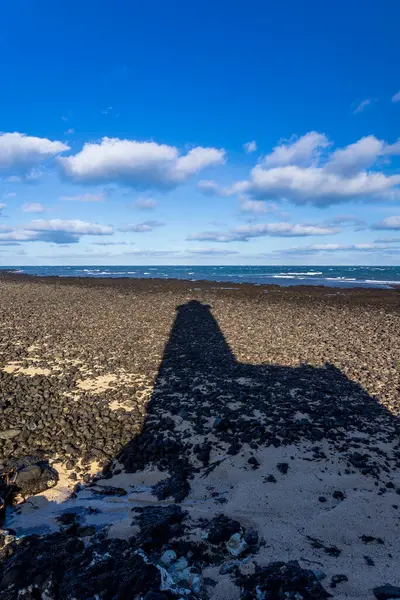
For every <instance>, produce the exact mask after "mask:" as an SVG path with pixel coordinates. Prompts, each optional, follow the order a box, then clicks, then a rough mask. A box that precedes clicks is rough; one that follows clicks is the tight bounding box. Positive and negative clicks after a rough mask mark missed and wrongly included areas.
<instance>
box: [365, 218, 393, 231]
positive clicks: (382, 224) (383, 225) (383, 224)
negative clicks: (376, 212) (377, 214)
mask: <svg viewBox="0 0 400 600" xmlns="http://www.w3.org/2000/svg"><path fill="white" fill-rule="evenodd" d="M372 229H392V230H400V216H393V217H386V218H385V219H383V220H382V221H379V223H374V224H373V225H372Z"/></svg>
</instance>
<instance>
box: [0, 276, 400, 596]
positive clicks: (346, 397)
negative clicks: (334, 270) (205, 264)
mask: <svg viewBox="0 0 400 600" xmlns="http://www.w3.org/2000/svg"><path fill="white" fill-rule="evenodd" d="M177 307H180V308H178V309H177ZM399 308H400V292H399V291H397V290H391V291H381V290H373V289H368V290H367V289H361V288H360V289H352V290H342V289H338V288H326V287H323V288H322V287H320V288H317V287H292V288H280V287H278V286H252V285H246V284H242V285H236V284H233V285H230V286H228V285H225V284H216V283H214V282H212V283H211V282H187V281H172V280H170V281H160V280H132V279H129V280H110V279H106V280H89V279H59V278H30V277H25V276H18V275H9V274H2V275H1V276H0V311H1V319H0V327H1V337H0V366H1V369H2V373H1V375H0V416H1V426H0V463H1V465H0V466H1V469H2V471H3V473H4V474H5V476H4V485H3V487H4V490H3V495H5V494H6V493H8V491H9V487H7V485H6V484H7V483H9V478H10V477H12V476H13V477H14V478H15V476H16V485H18V483H19V485H20V492H21V494H22V496H29V495H30V493H32V489H30V488H29V486H28V485H27V484H26V483H25V488H24V485H23V482H24V476H23V475H22V476H21V475H19V477H20V479H18V473H19V472H20V471H21V470H22V469H23V468H24V467H25V474H26V466H27V465H31V467H30V468H31V472H34V469H33V471H32V465H34V464H35V465H37V464H39V463H38V461H39V460H40V461H41V462H40V465H41V469H42V479H43V477H44V478H46V477H47V478H49V473H50V471H48V472H47V471H45V470H44V466H43V465H44V464H45V463H44V461H48V463H49V465H50V466H52V467H53V468H54V469H55V470H56V471H57V472H58V475H59V477H60V481H59V483H58V485H57V486H56V487H54V488H51V489H49V490H48V491H45V492H43V493H41V494H39V495H34V496H32V497H31V498H30V500H29V502H25V503H23V504H19V505H18V507H17V509H16V510H15V509H12V508H8V509H7V514H6V521H5V524H4V527H5V528H7V527H9V528H12V529H14V530H15V532H16V535H17V539H14V537H12V536H11V537H8V538H7V539H6V540H5V547H4V549H3V550H0V552H2V553H3V562H2V563H1V566H0V598H3V597H4V598H10V599H11V598H19V597H24V598H32V599H33V598H36V597H40V596H35V595H31V596H29V595H23V596H19V595H18V594H19V593H20V592H21V590H25V591H24V592H23V593H24V594H27V593H28V592H26V590H27V589H31V588H30V587H29V586H32V585H36V586H37V589H38V590H41V592H43V590H44V589H45V590H46V594H47V596H46V598H48V599H53V598H54V599H56V598H57V599H58V598H71V599H72V598H73V597H76V598H88V599H89V598H93V597H96V594H97V596H98V597H99V598H102V599H103V598H104V599H106V598H113V597H117V598H132V597H134V598H136V597H137V598H142V597H143V598H144V597H145V596H146V594H148V592H149V591H151V590H153V591H154V592H155V591H158V590H159V589H160V587H161V588H164V592H162V594H163V595H161V596H160V597H159V600H162V598H164V599H165V598H180V597H186V598H208V597H210V598H239V597H240V598H256V597H257V598H268V597H270V598H275V596H273V595H272V596H268V594H269V593H272V591H271V590H275V589H278V591H279V589H280V590H281V592H282V594H284V593H289V592H290V593H292V592H293V594H295V593H297V594H299V595H298V596H295V595H293V596H290V595H289V596H286V597H288V598H290V597H293V598H295V597H296V598H298V600H300V598H301V597H303V598H325V597H327V596H326V595H325V592H324V589H325V590H326V591H328V592H329V593H330V594H332V595H334V597H335V598H348V599H350V598H351V599H355V598H367V599H368V598H370V599H372V598H375V597H379V595H377V594H378V593H379V592H375V594H374V592H373V591H372V590H373V589H374V588H376V587H377V586H382V585H383V584H385V583H387V582H389V583H391V584H393V585H400V577H399V572H398V564H399V561H400V553H399V548H398V543H397V542H396V541H397V539H398V535H399V525H400V519H399V516H400V510H399V509H398V506H399V505H400V496H399V494H400V479H399V466H400V446H399V433H400V422H399V417H400V355H399V340H400V311H399ZM27 457H32V458H27ZM17 459H21V461H22V462H21V461H20V462H18V460H17ZM285 465H286V466H285ZM101 470H102V473H103V474H102V476H101V478H99V476H96V477H95V479H94V480H93V478H91V475H93V473H94V472H96V471H97V472H101ZM28 471H29V469H28ZM6 474H7V477H8V479H7V478H6ZM10 474H11V475H10ZM26 477H27V476H26V475H25V478H26ZM82 481H84V482H86V483H85V484H84V486H83V488H82V489H80V491H78V490H77V493H76V494H74V495H73V497H72V498H71V497H70V493H71V491H72V488H73V486H74V485H75V484H76V483H77V482H82ZM31 483H32V482H31ZM94 483H96V485H97V486H99V485H101V486H104V485H107V486H113V487H112V488H110V489H109V490H108V492H109V494H108V495H107V494H105V493H104V488H99V487H96V486H95V485H94ZM51 485H53V482H52V481H51V477H50V479H49V487H51ZM42 487H43V486H42ZM117 488H118V489H120V492H121V490H122V492H124V493H125V495H124V496H121V495H118V493H117V492H115V489H117ZM7 490H8V491H7ZM24 490H25V493H24ZM113 490H114V491H113ZM33 491H36V490H33ZM99 492H100V493H99ZM111 492H113V495H112V496H111V495H110V494H111ZM122 492H121V493H122ZM21 494H20V497H21ZM8 498H10V496H8ZM89 505H90V507H91V508H92V509H93V512H90V511H89V509H88V506H89ZM146 506H147V507H148V506H150V507H152V509H151V510H153V511H154V510H155V511H156V512H155V514H153V513H151V515H150V516H149V514H147V513H146V510H148V509H146ZM32 507H33V508H32ZM132 508H133V509H134V510H133V512H132ZM167 509H168V510H172V511H177V512H175V513H171V514H168V515H167V516H166V515H165V514H164V513H162V511H163V510H164V511H165V510H167ZM96 511H97V512H96ZM138 511H139V512H138ZM143 511H144V512H143ZM157 511H159V512H158V513H157ZM160 511H161V513H162V514H161V513H160ZM179 511H186V513H187V514H185V515H183V514H180V513H179ZM63 512H64V513H65V512H67V513H69V514H70V513H75V514H76V515H77V516H76V517H70V518H73V519H76V522H75V521H74V523H73V527H72V528H71V524H69V525H68V524H67V526H66V524H65V523H64V522H61V521H60V514H62V513H63ZM18 513H19V514H18ZM178 513H179V514H178ZM219 513H222V514H223V515H225V516H226V517H227V520H226V522H224V523H223V524H222V525H221V523H219V522H218V523H217V522H216V521H212V519H213V518H214V519H215V518H216V515H218V514H219ZM150 517H151V518H150ZM146 519H147V520H146ZM148 519H150V521H151V519H153V521H154V519H155V522H156V525H157V523H158V529H157V526H154V527H155V533H154V532H152V531H150V533H149V527H150V530H151V527H153V525H154V523H153V521H151V523H153V524H152V525H151V526H150V525H149V521H148ZM160 519H161V520H163V526H162V527H161V526H160ZM229 519H230V520H231V521H229ZM234 523H236V525H234ZM104 526H107V527H108V528H109V529H107V530H102V527H104ZM60 527H61V529H62V532H63V533H57V534H52V535H53V537H51V536H50V537H48V538H46V536H45V535H44V534H45V533H48V534H51V532H54V531H59V530H60ZM160 527H161V529H160ZM218 527H219V529H218ZM213 528H214V529H213ZM216 529H218V532H219V533H218V535H217V534H216V533H215V530H216ZM66 530H68V531H66ZM220 530H222V534H221V531H220ZM105 531H107V532H108V533H107V535H106V538H105ZM161 532H162V533H161ZM30 533H37V534H41V535H42V537H40V538H30V537H26V538H18V536H21V535H26V534H30ZM219 534H221V535H219ZM232 534H235V535H236V536H237V537H236V538H235V537H234V538H233V539H230V536H231V535H232ZM218 536H219V537H218ZM221 536H222V537H221ZM363 536H364V537H363ZM3 537H4V536H3ZM114 537H116V538H119V539H118V541H115V540H114V541H113V539H112V538H114ZM103 538H105V539H103ZM120 538H121V539H120ZM370 538H372V539H370ZM4 539H5V538H4ZM82 539H84V540H85V542H86V544H87V543H89V549H86V550H84V546H83V542H82ZM32 540H33V541H32ZM88 540H89V542H88ZM128 540H129V541H128ZM366 540H368V541H366ZM377 540H378V541H377ZM226 542H229V543H228V546H227V545H226ZM381 542H382V543H381ZM34 544H37V550H36V551H35V552H36V554H35V552H34V551H33V550H32V547H33V546H32V545H34ZM43 544H47V546H46V548H47V550H46V551H44V550H43V547H44V546H43ZM66 544H70V545H71V544H72V546H73V545H74V544H75V546H74V548H72V546H71V548H69V547H66ZM80 544H82V546H81V545H80ZM113 544H114V545H113ZM229 544H230V545H229ZM235 544H236V545H237V548H236V550H235V548H232V545H233V546H235ZM0 545H1V544H0ZM10 548H11V550H10ZM7 549H8V550H7ZM169 549H171V550H173V551H174V552H175V553H176V556H177V557H178V558H179V559H181V561H184V562H183V563H182V562H181V564H180V567H182V568H178V566H179V565H178V566H177V563H173V565H172V566H171V567H168V572H167V571H166V570H165V569H164V571H163V568H164V567H163V566H162V561H161V563H160V560H161V557H162V555H163V553H164V552H165V551H166V550H169ZM335 549H336V550H335ZM85 552H86V554H87V553H88V552H89V553H90V552H91V554H90V556H89V557H88V556H86V555H85V556H84V553H85ZM124 552H125V555H124V556H127V561H125V562H124V560H122V559H121V556H122V555H123V553H124ZM235 552H236V554H235ZM46 553H47V554H46ZM143 553H144V554H143ZM51 555H53V556H57V557H58V558H57V561H56V562H57V564H58V565H59V564H60V561H61V562H62V563H65V565H66V566H65V569H67V570H68V576H67V571H66V570H65V569H64V570H63V569H61V570H60V568H59V567H57V568H56V566H55V565H53V564H52V562H51V560H50V558H49V557H50V556H51ZM71 555H75V556H77V557H79V560H78V559H76V561H75V563H76V564H74V565H72V564H70V560H71V559H70V558H69V557H70V556H71ZM105 555H107V556H108V557H111V558H110V559H109V560H110V561H111V562H109V563H104V562H102V561H101V560H100V559H98V558H97V559H96V560H95V557H99V556H105ZM40 556H41V557H43V556H44V557H47V558H46V560H45V561H44V562H43V561H42V562H40V559H39V557H40ZM89 558H90V560H89ZM128 559H129V560H128ZM99 560H100V563H99ZM107 560H108V559H107ZM235 560H236V561H237V563H236V564H233V565H232V561H235ZM112 561H114V562H112ZM146 561H148V562H146ZM253 561H256V562H257V563H258V564H259V565H261V566H262V567H266V566H267V565H270V563H271V562H273V561H282V563H283V564H282V565H280V566H278V567H276V569H278V570H280V571H279V573H281V575H280V576H281V578H282V580H284V583H283V584H282V586H283V587H282V586H281V588H279V586H278V583H276V581H277V576H276V573H275V571H274V568H270V571H271V569H272V571H271V572H269V574H268V573H267V572H264V574H263V575H262V576H258V579H257V577H256V576H255V575H254V564H253ZM288 561H298V562H299V566H296V565H292V564H289V566H288ZM33 563H35V564H36V567H35V568H36V571H35V569H34V568H33V566H32V565H33ZM133 563H135V564H136V567H135V568H133V567H132V568H129V565H130V564H133ZM99 564H100V565H101V566H100V567H99ZM28 565H30V567H29V568H28ZM82 565H87V567H85V568H83V567H82ZM93 565H95V567H94V566H93ZM145 565H147V567H146V569H147V571H146V573H147V574H146V576H144V577H143V581H141V583H140V585H139V583H138V581H139V579H140V577H139V575H138V573H139V572H142V571H143V570H146V569H145V568H144V566H145ZM174 565H175V566H174ZM164 566H165V565H164ZM13 569H14V571H13ZM18 569H19V570H18ZM85 569H86V570H85ZM282 569H283V571H284V573H285V576H283V575H282V572H283V571H282ZM285 569H286V570H285ZM296 569H299V570H300V571H299V572H301V573H300V575H299V572H297V571H296ZM301 569H303V571H302V570H301ZM311 570H312V571H311ZM228 571H229V572H228ZM38 572H40V574H41V578H40V577H39V575H38ZM321 572H322V574H325V575H326V577H325V578H324V579H321V581H320V582H319V581H316V580H315V576H316V575H317V576H318V578H320V577H322V575H321ZM10 573H11V575H10ZM13 573H14V575H13ZM177 573H178V575H177ZM271 573H272V574H271ZM274 573H275V574H274ZM336 575H345V576H346V578H347V581H346V580H344V579H343V578H342V580H340V581H339V579H340V578H339V579H333V580H332V577H335V576H336ZM300 576H301V577H303V579H304V581H303V583H302V584H300V583H299V581H298V578H299V577H300ZM38 577H39V579H37V578H38ZM163 577H164V579H165V577H167V579H168V578H169V579H168V581H167V583H166V582H165V581H164V582H163V579H162V578H163ZM246 577H247V578H248V579H246ZM296 577H297V579H296ZM301 577H300V578H301ZM1 578H2V579H1ZM35 578H36V579H35ZM268 578H269V579H268ZM274 578H275V579H274ZM313 578H314V579H313ZM278 579H279V577H278ZM294 580H296V581H297V583H296V584H293V581H294ZM35 581H39V583H35ZM211 581H212V582H213V583H211ZM268 581H269V582H270V583H268ZM336 581H337V582H338V583H335V582H336ZM135 582H136V583H135ZM271 582H272V583H271ZM274 582H275V583H274ZM285 582H286V583H285ZM291 582H292V583H291ZM292 584H293V585H294V587H293V585H292ZM279 585H280V584H279ZM285 585H286V587H284V586H285ZM296 585H297V586H298V587H296ZM135 586H136V587H135ZM174 586H175V587H174ZM257 586H258V590H259V591H256V588H257ZM268 586H269V587H268ZM274 586H275V587H274ZM277 586H278V587H277ZM307 586H308V587H307ZM313 586H314V587H313ZM321 586H323V587H321ZM178 587H179V588H180V589H179V590H178V589H177V588H178ZM168 589H169V591H168ZM18 590H19V591H18ZM132 590H134V595H133V596H132V593H133V592H132ZM171 590H172V591H171ZM240 590H242V591H240ZM307 590H308V591H307ZM310 590H312V591H310ZM29 593H30V594H32V593H33V592H32V590H31V591H30V592H29ZM274 593H275V592H274ZM2 594H3V595H2ZM113 594H114V596H113ZM115 594H116V595H115ZM246 594H247V595H246ZM249 594H250V595H249ZM257 594H258V595H257ZM307 594H308V595H307ZM310 594H314V595H310ZM151 597H152V596H151V595H148V598H151ZM278 597H282V598H284V597H285V596H284V595H282V596H276V598H278ZM154 598H156V596H154Z"/></svg>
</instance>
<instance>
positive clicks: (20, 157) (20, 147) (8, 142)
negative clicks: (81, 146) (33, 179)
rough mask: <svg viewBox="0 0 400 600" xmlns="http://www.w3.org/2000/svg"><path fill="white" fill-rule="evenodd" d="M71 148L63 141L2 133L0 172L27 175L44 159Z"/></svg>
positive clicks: (15, 133)
mask: <svg viewBox="0 0 400 600" xmlns="http://www.w3.org/2000/svg"><path fill="white" fill-rule="evenodd" d="M66 150H69V146H67V144H64V143H63V142H58V141H55V142H52V141H51V140H48V139H47V138H39V137H33V136H29V135H25V134H23V133H17V132H14V133H1V134H0V172H2V173H4V174H9V175H10V176H11V177H13V176H14V177H21V176H26V175H28V174H30V173H31V172H32V170H33V169H34V168H35V167H37V166H39V165H40V164H41V163H43V162H44V161H46V160H48V159H49V158H52V157H54V156H56V155H57V154H60V153H61V152H65V151H66Z"/></svg>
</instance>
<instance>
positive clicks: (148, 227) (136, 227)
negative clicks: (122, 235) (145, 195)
mask: <svg viewBox="0 0 400 600" xmlns="http://www.w3.org/2000/svg"><path fill="white" fill-rule="evenodd" d="M164 225H165V223H161V221H143V223H137V224H130V225H125V226H124V227H120V228H119V231H123V232H131V233H146V232H148V231H153V229H155V228H156V227H163V226H164Z"/></svg>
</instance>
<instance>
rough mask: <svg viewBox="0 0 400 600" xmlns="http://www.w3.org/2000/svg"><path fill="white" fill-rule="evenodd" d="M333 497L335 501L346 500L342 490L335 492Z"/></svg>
mask: <svg viewBox="0 0 400 600" xmlns="http://www.w3.org/2000/svg"><path fill="white" fill-rule="evenodd" d="M332 496H333V497H334V498H335V500H344V493H343V492H341V491H340V490H336V491H335V492H333V494H332Z"/></svg>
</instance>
